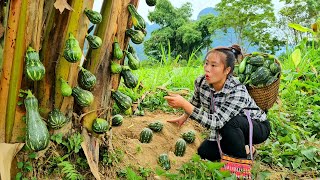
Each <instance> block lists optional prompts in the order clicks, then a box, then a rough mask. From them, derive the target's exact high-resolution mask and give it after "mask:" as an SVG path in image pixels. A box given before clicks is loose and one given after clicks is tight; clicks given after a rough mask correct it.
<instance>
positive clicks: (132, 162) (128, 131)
mask: <svg viewBox="0 0 320 180" xmlns="http://www.w3.org/2000/svg"><path fill="white" fill-rule="evenodd" d="M179 116H180V115H175V114H166V113H163V112H156V113H155V112H153V113H150V112H146V114H145V116H132V117H125V118H124V121H123V124H122V125H121V126H119V127H113V128H112V134H113V135H112V136H113V137H112V138H113V140H112V144H113V146H114V147H113V148H114V149H121V150H122V151H123V152H124V153H125V156H124V158H123V160H122V162H121V167H127V166H133V167H139V166H141V167H144V168H151V169H153V170H155V169H156V168H157V167H160V166H159V165H158V163H157V160H158V157H159V155H160V154H162V153H167V154H168V156H169V159H170V161H171V169H170V171H171V172H175V171H176V170H177V168H179V167H181V165H182V164H184V163H185V162H187V161H189V160H190V159H191V157H192V156H193V155H194V154H195V153H197V149H198V147H199V145H200V143H201V142H202V141H203V139H202V138H201V132H204V131H203V128H202V127H200V126H199V124H197V123H196V122H195V121H192V120H190V119H189V120H188V121H187V122H186V123H185V124H184V125H183V126H181V127H179V126H178V124H176V123H169V122H167V120H170V119H174V118H177V117H179ZM155 120H159V121H161V122H162V123H163V124H164V126H163V129H162V131H161V132H154V133H153V138H152V140H151V142H150V143H141V142H140V141H139V136H140V132H141V130H142V129H143V128H145V127H148V124H149V123H151V122H153V121H155ZM189 130H194V131H195V132H196V139H195V141H194V142H193V143H191V144H187V149H186V152H185V154H184V156H183V157H177V156H175V154H174V148H175V144H176V141H177V140H178V139H179V138H180V136H181V133H183V132H186V131H189Z"/></svg>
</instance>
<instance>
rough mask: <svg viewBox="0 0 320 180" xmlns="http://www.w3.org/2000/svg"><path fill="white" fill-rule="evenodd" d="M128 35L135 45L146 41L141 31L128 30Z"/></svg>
mask: <svg viewBox="0 0 320 180" xmlns="http://www.w3.org/2000/svg"><path fill="white" fill-rule="evenodd" d="M126 35H127V36H129V37H130V38H131V41H132V42H133V43H134V44H141V43H142V42H143V40H144V37H145V35H144V34H143V32H142V31H140V30H134V29H127V30H126Z"/></svg>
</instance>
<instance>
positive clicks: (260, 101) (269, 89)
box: [247, 59, 281, 111]
mask: <svg viewBox="0 0 320 180" xmlns="http://www.w3.org/2000/svg"><path fill="white" fill-rule="evenodd" d="M275 62H276V63H278V64H279V65H280V63H279V61H278V60H277V59H275ZM280 68H281V67H280ZM280 76H281V73H280V74H279V76H278V79H277V80H276V81H275V82H273V83H272V84H270V85H268V86H264V87H252V86H247V90H248V92H249V94H250V96H251V97H252V98H253V99H254V101H255V102H256V104H257V105H258V106H259V107H260V108H261V109H262V110H264V111H266V110H268V109H270V108H271V107H272V106H273V104H274V103H275V102H276V100H277V97H278V94H279V92H278V91H279V85H280Z"/></svg>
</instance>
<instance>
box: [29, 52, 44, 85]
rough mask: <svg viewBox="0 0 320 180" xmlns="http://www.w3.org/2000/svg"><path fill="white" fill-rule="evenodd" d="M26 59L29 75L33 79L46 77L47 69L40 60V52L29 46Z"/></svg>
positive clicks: (37, 79)
mask: <svg viewBox="0 0 320 180" xmlns="http://www.w3.org/2000/svg"><path fill="white" fill-rule="evenodd" d="M25 60H26V67H25V71H26V74H27V77H28V78H29V79H31V80H32V81H39V80H41V79H42V78H43V77H44V74H45V72H46V69H45V67H44V66H43V64H42V63H41V61H40V58H39V54H38V53H37V52H36V51H35V50H34V49H33V48H32V47H28V50H27V53H26V59H25Z"/></svg>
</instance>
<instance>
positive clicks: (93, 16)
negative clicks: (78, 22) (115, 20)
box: [84, 8, 102, 24]
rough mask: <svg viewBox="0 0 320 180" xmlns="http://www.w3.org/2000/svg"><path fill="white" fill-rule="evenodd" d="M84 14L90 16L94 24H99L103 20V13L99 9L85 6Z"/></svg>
mask: <svg viewBox="0 0 320 180" xmlns="http://www.w3.org/2000/svg"><path fill="white" fill-rule="evenodd" d="M84 14H85V15H86V16H87V17H88V19H89V21H90V22H91V23H92V24H99V23H100V22H101V21H102V15H101V14H100V13H99V12H97V11H93V10H90V9H87V8H85V10H84Z"/></svg>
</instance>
